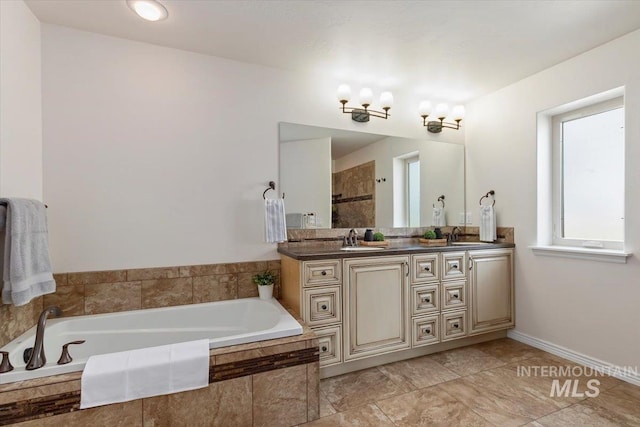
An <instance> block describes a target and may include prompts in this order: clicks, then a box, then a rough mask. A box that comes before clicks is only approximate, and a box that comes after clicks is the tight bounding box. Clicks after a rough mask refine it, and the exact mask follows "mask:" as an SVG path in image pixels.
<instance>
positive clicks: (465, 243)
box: [450, 242, 491, 246]
mask: <svg viewBox="0 0 640 427" xmlns="http://www.w3.org/2000/svg"><path fill="white" fill-rule="evenodd" d="M490 244H491V243H489V242H451V243H450V245H451V246H477V245H490Z"/></svg>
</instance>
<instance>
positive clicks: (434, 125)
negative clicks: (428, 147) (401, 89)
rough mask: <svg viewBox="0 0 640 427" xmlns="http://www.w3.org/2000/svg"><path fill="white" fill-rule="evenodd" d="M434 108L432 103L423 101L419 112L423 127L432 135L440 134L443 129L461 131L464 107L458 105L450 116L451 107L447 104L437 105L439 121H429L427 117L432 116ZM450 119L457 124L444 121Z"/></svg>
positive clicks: (436, 113)
mask: <svg viewBox="0 0 640 427" xmlns="http://www.w3.org/2000/svg"><path fill="white" fill-rule="evenodd" d="M432 110H433V107H432V106H431V102H429V101H422V102H421V103H420V107H419V111H420V117H422V125H423V126H426V127H427V130H428V131H429V132H431V133H440V132H442V129H443V128H447V129H455V130H458V129H460V122H461V121H462V119H464V113H465V112H464V106H462V105H456V106H455V107H453V110H452V111H451V115H449V106H448V105H447V104H443V103H442V104H438V105H436V111H435V116H436V118H437V119H438V120H430V121H427V117H429V115H431V112H432ZM447 117H450V118H451V119H453V121H455V123H448V122H445V121H444V119H446V118H447Z"/></svg>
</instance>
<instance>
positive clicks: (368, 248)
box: [340, 246, 384, 252]
mask: <svg viewBox="0 0 640 427" xmlns="http://www.w3.org/2000/svg"><path fill="white" fill-rule="evenodd" d="M383 249H384V248H377V247H375V246H345V247H344V248H340V250H341V251H354V252H359V251H381V250H383Z"/></svg>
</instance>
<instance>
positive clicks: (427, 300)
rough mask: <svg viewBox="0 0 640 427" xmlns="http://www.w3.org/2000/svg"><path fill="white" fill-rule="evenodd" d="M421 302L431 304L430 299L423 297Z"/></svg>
mask: <svg viewBox="0 0 640 427" xmlns="http://www.w3.org/2000/svg"><path fill="white" fill-rule="evenodd" d="M422 302H431V297H423V298H422Z"/></svg>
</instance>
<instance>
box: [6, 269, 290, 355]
mask: <svg viewBox="0 0 640 427" xmlns="http://www.w3.org/2000/svg"><path fill="white" fill-rule="evenodd" d="M267 269H268V270H271V271H273V272H275V274H276V276H277V277H278V279H277V280H276V285H275V289H274V295H275V296H276V297H278V296H279V295H280V260H273V261H255V262H240V263H229V264H207V265H191V266H182V267H161V268H143V269H135V270H112V271H93V272H85V273H62V274H54V278H55V280H56V292H55V293H53V294H49V295H45V296H43V297H39V298H36V299H34V300H33V301H31V302H30V303H29V304H27V305H25V306H22V307H15V306H13V305H1V304H0V347H2V346H4V345H5V344H7V343H8V342H9V341H11V340H13V339H14V338H16V337H17V336H19V335H20V334H22V333H23V332H24V331H26V330H27V329H29V328H31V327H32V326H33V325H35V324H36V322H37V320H38V316H39V314H40V312H41V311H42V309H43V308H44V307H47V306H49V305H57V306H59V307H60V308H61V309H62V312H63V313H64V316H65V317H66V316H81V315H84V314H99V313H113V312H117V311H126V310H139V309H144V308H156V307H169V306H175V305H184V304H197V303H202V302H211V301H221V300H228V299H236V298H247V297H254V296H258V289H257V287H256V285H255V284H254V283H253V280H252V276H253V275H254V274H255V273H257V272H259V271H264V270H267Z"/></svg>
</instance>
